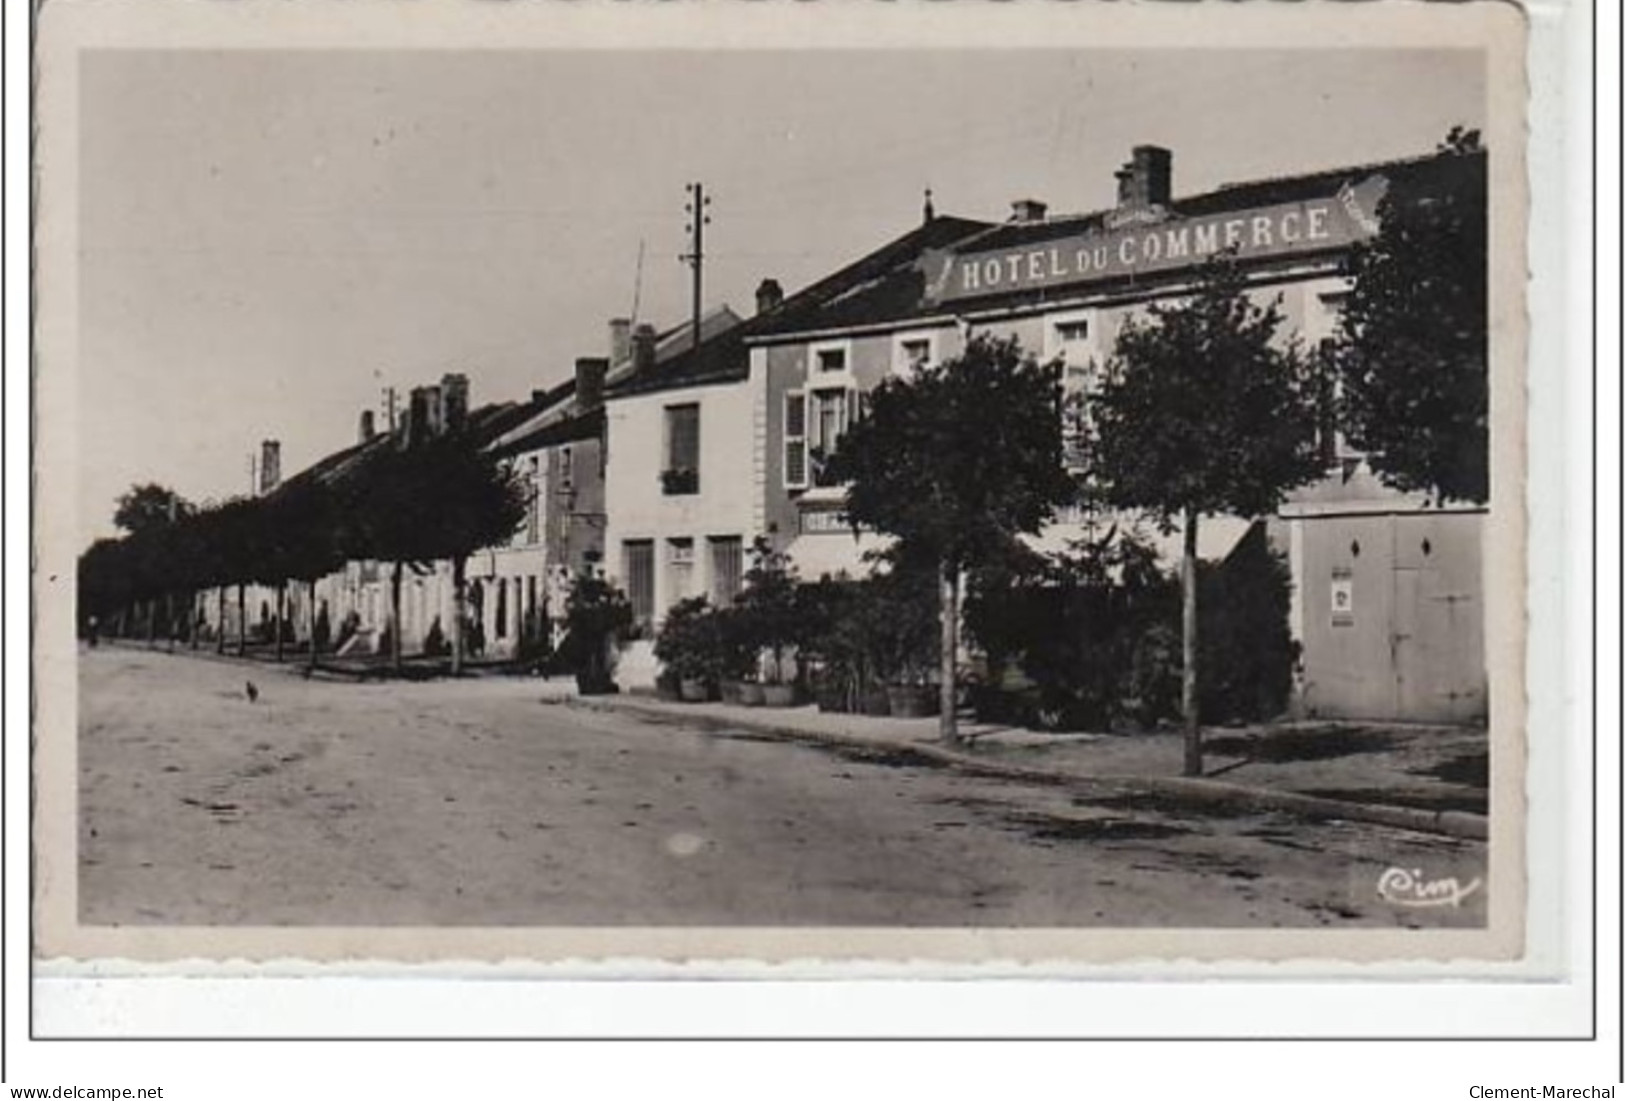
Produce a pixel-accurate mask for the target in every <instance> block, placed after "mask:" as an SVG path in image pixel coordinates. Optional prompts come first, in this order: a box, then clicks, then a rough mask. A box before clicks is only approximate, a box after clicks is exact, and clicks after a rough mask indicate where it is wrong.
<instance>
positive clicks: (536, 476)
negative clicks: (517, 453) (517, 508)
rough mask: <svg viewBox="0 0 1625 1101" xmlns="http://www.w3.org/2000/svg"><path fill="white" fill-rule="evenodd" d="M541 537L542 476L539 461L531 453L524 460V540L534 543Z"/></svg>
mask: <svg viewBox="0 0 1625 1101" xmlns="http://www.w3.org/2000/svg"><path fill="white" fill-rule="evenodd" d="M541 538H542V478H541V462H540V460H539V459H538V458H537V457H536V456H535V455H532V456H531V457H530V458H529V459H527V460H525V542H527V543H535V542H538V541H540V540H541Z"/></svg>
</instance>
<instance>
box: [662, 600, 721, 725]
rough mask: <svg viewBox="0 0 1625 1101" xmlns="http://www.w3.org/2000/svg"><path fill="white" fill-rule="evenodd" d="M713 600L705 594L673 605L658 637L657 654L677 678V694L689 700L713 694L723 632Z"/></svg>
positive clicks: (696, 699) (717, 673) (704, 697)
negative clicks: (721, 631)
mask: <svg viewBox="0 0 1625 1101" xmlns="http://www.w3.org/2000/svg"><path fill="white" fill-rule="evenodd" d="M717 626H718V624H717V617H716V613H715V611H714V610H713V609H712V608H711V603H710V601H708V600H707V599H706V598H705V597H703V596H694V597H689V598H688V599H687V600H680V601H678V602H677V603H676V604H674V605H672V607H671V610H670V611H669V612H667V613H666V622H665V623H664V624H663V625H662V626H661V628H660V634H659V636H658V637H657V638H656V639H655V647H654V651H655V657H657V658H659V659H660V662H661V664H662V665H663V666H665V670H666V671H667V672H669V673H670V674H671V675H672V676H674V677H676V679H677V688H678V694H679V695H680V697H681V698H682V699H683V700H684V701H685V702H688V703H701V702H703V701H705V700H708V699H710V698H711V686H712V685H713V684H714V683H716V681H717V679H718V677H719V674H720V671H721V670H720V665H721V650H722V647H721V636H720V633H719V632H718V630H717Z"/></svg>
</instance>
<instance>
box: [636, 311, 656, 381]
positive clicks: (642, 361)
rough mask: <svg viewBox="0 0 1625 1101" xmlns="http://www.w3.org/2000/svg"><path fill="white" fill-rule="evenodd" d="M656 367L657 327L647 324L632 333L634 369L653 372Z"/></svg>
mask: <svg viewBox="0 0 1625 1101" xmlns="http://www.w3.org/2000/svg"><path fill="white" fill-rule="evenodd" d="M654 365H655V327H654V326H653V325H650V324H648V323H647V322H645V323H644V324H642V325H639V326H638V327H637V328H636V329H634V330H633V331H632V369H633V370H634V371H649V370H653V369H654Z"/></svg>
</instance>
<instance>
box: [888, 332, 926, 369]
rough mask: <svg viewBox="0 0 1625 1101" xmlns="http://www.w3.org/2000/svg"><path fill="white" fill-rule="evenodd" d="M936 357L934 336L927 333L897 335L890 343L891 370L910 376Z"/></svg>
mask: <svg viewBox="0 0 1625 1101" xmlns="http://www.w3.org/2000/svg"><path fill="white" fill-rule="evenodd" d="M935 359H936V338H935V337H933V336H931V335H930V334H929V333H925V334H916V335H913V336H899V337H898V338H897V339H896V341H895V342H894V343H893V344H892V372H893V373H894V374H897V375H901V376H902V377H903V378H912V377H913V376H914V375H915V374H917V373H919V371H920V369H921V368H924V367H929V366H930V365H931V363H932V362H933V361H934V360H935Z"/></svg>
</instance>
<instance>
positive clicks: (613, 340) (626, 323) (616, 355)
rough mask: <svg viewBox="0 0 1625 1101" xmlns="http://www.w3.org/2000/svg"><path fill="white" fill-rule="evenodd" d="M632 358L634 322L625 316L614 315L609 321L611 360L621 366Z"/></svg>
mask: <svg viewBox="0 0 1625 1101" xmlns="http://www.w3.org/2000/svg"><path fill="white" fill-rule="evenodd" d="M631 358H632V322H631V320H630V319H628V318H625V317H614V318H611V319H610V322H609V362H610V365H611V366H619V365H620V364H622V363H625V362H626V361H627V360H629V359H631Z"/></svg>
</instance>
